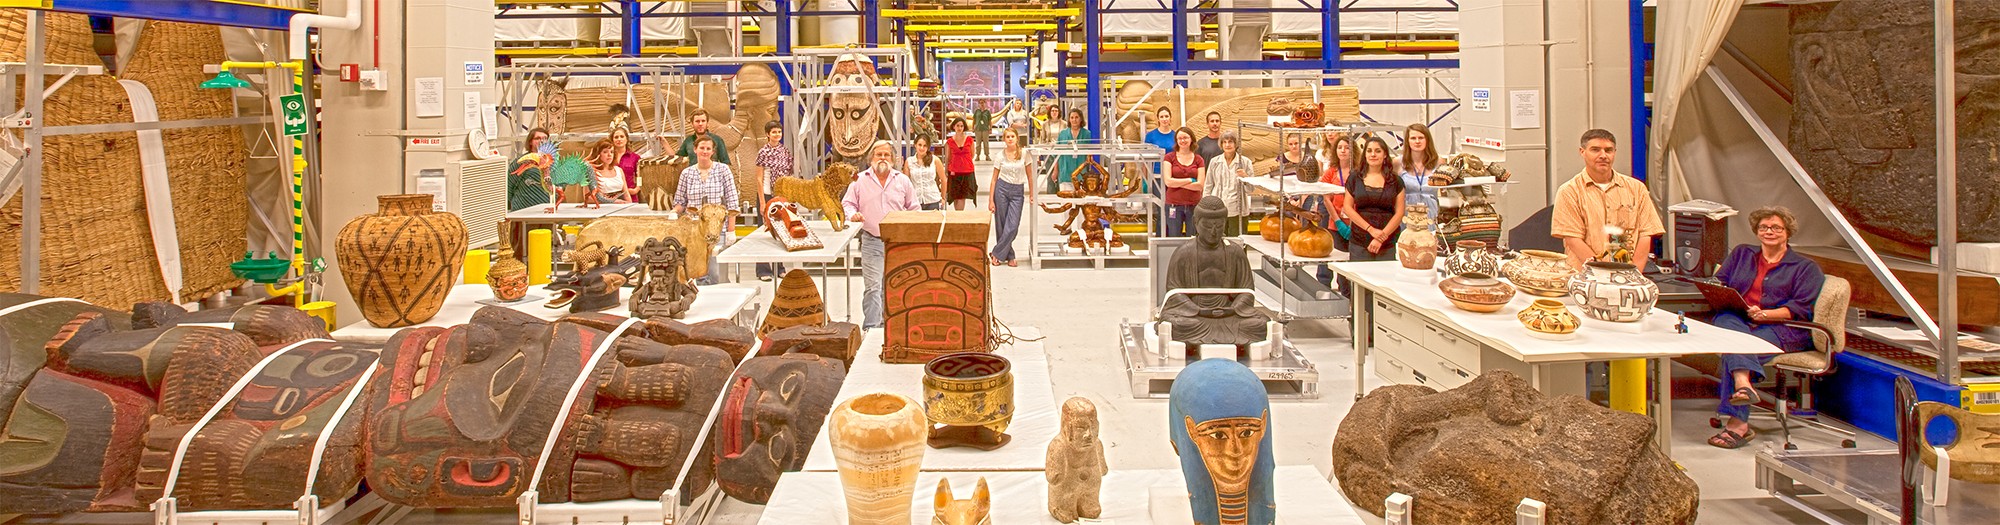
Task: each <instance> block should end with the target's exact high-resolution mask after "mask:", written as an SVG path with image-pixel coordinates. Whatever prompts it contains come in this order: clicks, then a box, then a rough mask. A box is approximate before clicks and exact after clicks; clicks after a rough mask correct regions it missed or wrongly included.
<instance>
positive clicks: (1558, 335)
mask: <svg viewBox="0 0 2000 525" xmlns="http://www.w3.org/2000/svg"><path fill="white" fill-rule="evenodd" d="M1514 318H1515V319H1520V320H1521V326H1526V327H1528V335H1532V336H1535V337H1540V338H1543V339H1556V340H1563V339H1573V338H1575V337H1576V328H1577V327H1578V326H1582V325H1583V321H1582V320H1580V319H1577V318H1576V314H1572V313H1569V307H1568V306H1566V305H1564V304H1563V302H1562V301H1558V300H1555V299H1536V300H1535V302H1533V303H1531V304H1529V305H1528V308H1526V309H1524V310H1521V313H1519V314H1515V315H1514Z"/></svg>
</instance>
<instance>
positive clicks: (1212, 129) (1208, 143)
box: [1194, 111, 1222, 160]
mask: <svg viewBox="0 0 2000 525" xmlns="http://www.w3.org/2000/svg"><path fill="white" fill-rule="evenodd" d="M1202 121H1203V123H1204V125H1206V126H1208V127H1207V128H1204V129H1206V130H1208V136H1206V137H1202V138H1201V140H1197V141H1195V143H1194V152H1195V153H1199V154H1201V158H1202V160H1208V159H1213V158H1215V156H1216V155H1221V154H1222V114H1221V113H1217V112H1214V111H1210V112H1208V114H1207V115H1205V116H1203V117H1202Z"/></svg>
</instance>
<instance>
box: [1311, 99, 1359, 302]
mask: <svg viewBox="0 0 2000 525" xmlns="http://www.w3.org/2000/svg"><path fill="white" fill-rule="evenodd" d="M1320 150H1321V151H1320V152H1321V153H1323V154H1324V156H1325V157H1326V164H1323V165H1324V166H1326V170H1325V171H1323V172H1320V176H1319V181H1320V182H1322V183H1326V184H1333V185H1336V186H1340V187H1342V188H1346V187H1347V178H1348V175H1351V174H1353V173H1355V172H1356V171H1357V169H1356V166H1357V165H1358V163H1357V162H1356V159H1357V158H1359V156H1358V155H1355V154H1354V137H1352V136H1350V135H1348V134H1346V133H1330V134H1328V135H1327V136H1326V140H1325V141H1324V142H1322V145H1321V146H1320ZM1346 206H1347V194H1345V193H1328V194H1325V195H1309V196H1306V197H1305V198H1304V202H1302V203H1300V204H1299V207H1301V208H1305V210H1306V211H1309V212H1313V213H1317V214H1319V218H1320V221H1319V224H1320V227H1322V228H1326V229H1327V230H1329V231H1332V232H1333V249H1334V250H1336V251H1339V252H1341V253H1347V251H1348V250H1351V249H1352V248H1351V247H1350V245H1349V244H1348V242H1347V236H1348V233H1349V230H1351V229H1352V227H1351V226H1350V225H1349V224H1348V222H1347V217H1346V216H1345V215H1344V214H1343V211H1342V210H1343V209H1344V208H1345V207H1346ZM1314 276H1315V277H1318V278H1319V283H1320V284H1324V285H1329V286H1331V285H1332V284H1333V277H1334V276H1333V270H1332V269H1329V268H1327V267H1326V265H1324V264H1322V265H1319V267H1318V268H1317V269H1316V271H1315V272H1314Z"/></svg>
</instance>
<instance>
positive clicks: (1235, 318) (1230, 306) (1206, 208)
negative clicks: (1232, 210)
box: [1160, 196, 1267, 362]
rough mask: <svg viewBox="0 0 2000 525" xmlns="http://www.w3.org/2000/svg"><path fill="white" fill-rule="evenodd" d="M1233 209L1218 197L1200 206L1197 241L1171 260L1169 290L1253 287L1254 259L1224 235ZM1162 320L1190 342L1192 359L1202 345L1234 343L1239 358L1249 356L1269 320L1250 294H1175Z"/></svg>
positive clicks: (1177, 336)
mask: <svg viewBox="0 0 2000 525" xmlns="http://www.w3.org/2000/svg"><path fill="white" fill-rule="evenodd" d="M1228 216H1229V211H1228V209H1227V208H1225V207H1224V206H1223V204H1222V199H1220V198H1217V197H1213V196H1210V197H1203V198H1202V199H1201V203H1200V204H1198V205H1196V206H1195V210H1194V218H1195V231H1194V234H1195V242H1193V243H1191V244H1187V245H1184V246H1182V247H1181V248H1180V249H1179V250H1175V251H1174V256H1173V259H1171V260H1169V261H1168V262H1167V290H1168V291H1173V290H1178V289H1183V288H1237V289H1244V290H1248V289H1249V288H1250V260H1249V257H1248V256H1247V255H1246V254H1245V253H1244V250H1243V247H1242V246H1240V245H1229V244H1225V243H1224V242H1222V241H1223V239H1222V237H1223V231H1224V228H1225V221H1227V220H1229V217H1228ZM1160 320H1162V321H1166V322H1167V323H1168V324H1169V325H1171V326H1172V327H1173V331H1172V332H1171V336H1172V339H1173V340H1174V341H1176V342H1179V343H1182V344H1185V345H1187V358H1188V361H1190V362H1192V361H1196V360H1199V359H1201V350H1200V345H1205V344H1213V345H1235V346H1236V350H1237V360H1239V361H1244V360H1248V359H1249V345H1250V344H1251V343H1255V342H1258V341H1263V340H1264V338H1265V336H1266V332H1267V329H1266V325H1265V322H1266V319H1265V317H1264V315H1263V314H1262V313H1261V312H1258V311H1257V302H1256V298H1255V297H1254V296H1252V295H1251V294H1248V293H1236V294H1186V295H1170V296H1168V298H1167V302H1166V304H1165V305H1163V307H1162V308H1161V309H1160Z"/></svg>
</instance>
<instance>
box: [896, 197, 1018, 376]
mask: <svg viewBox="0 0 2000 525" xmlns="http://www.w3.org/2000/svg"><path fill="white" fill-rule="evenodd" d="M992 222H993V216H992V214H989V213H986V212H981V211H965V212H956V211H954V212H896V213H891V214H890V215H889V216H888V217H886V218H884V219H883V221H882V225H881V228H882V240H883V242H884V243H885V244H886V249H885V251H884V266H883V268H884V269H883V273H882V283H883V289H884V299H885V301H884V306H885V309H886V310H887V314H888V319H887V324H888V329H887V330H886V331H885V335H886V338H885V340H884V344H883V348H882V360H883V361H886V362H890V363H925V362H928V361H930V360H931V359H932V358H935V357H937V356H941V355H945V354H952V353H958V352H984V351H991V350H992V348H993V347H992V343H991V341H990V338H989V337H988V334H987V331H988V327H989V326H990V324H991V323H992V321H993V312H992V290H993V288H992V284H991V281H990V280H988V272H987V265H986V260H987V259H986V239H987V236H988V233H989V232H990V230H991V229H992Z"/></svg>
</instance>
